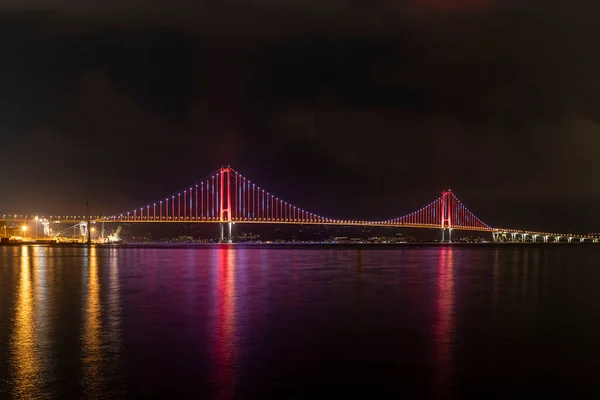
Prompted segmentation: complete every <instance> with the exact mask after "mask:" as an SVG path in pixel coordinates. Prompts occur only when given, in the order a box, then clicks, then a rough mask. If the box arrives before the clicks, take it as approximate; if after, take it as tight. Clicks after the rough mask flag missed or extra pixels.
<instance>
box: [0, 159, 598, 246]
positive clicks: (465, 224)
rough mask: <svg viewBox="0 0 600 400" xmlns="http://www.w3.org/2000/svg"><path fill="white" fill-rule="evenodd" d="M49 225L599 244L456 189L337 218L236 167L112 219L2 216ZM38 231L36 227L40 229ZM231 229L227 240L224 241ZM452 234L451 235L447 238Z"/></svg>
mask: <svg viewBox="0 0 600 400" xmlns="http://www.w3.org/2000/svg"><path fill="white" fill-rule="evenodd" d="M32 221H35V223H36V224H37V223H40V221H41V223H42V224H44V229H45V231H44V233H49V232H50V231H51V230H52V226H53V225H55V224H79V225H80V226H82V227H85V229H86V230H87V226H88V224H90V225H92V224H99V223H102V224H107V223H108V224H110V223H127V224H155V223H163V224H165V223H166V224H168V223H171V224H173V223H177V224H182V223H184V224H204V223H212V224H220V229H221V240H222V241H224V242H231V233H232V229H233V225H235V224H290V225H338V226H361V227H393V228H418V229H440V230H441V231H442V241H445V240H446V239H447V240H448V241H449V242H451V241H452V232H453V231H455V230H456V231H473V232H489V233H490V234H491V238H492V240H493V241H496V242H545V243H548V242H555V243H559V242H567V243H583V242H594V243H598V241H599V239H600V238H599V237H598V236H594V235H589V234H587V235H586V234H574V233H553V232H541V231H534V230H522V229H507V228H496V227H492V226H490V225H488V224H486V223H484V222H483V221H482V220H481V219H479V218H478V217H477V216H476V215H475V214H474V213H473V212H471V211H470V210H469V209H468V208H467V207H466V206H465V205H464V204H463V203H462V202H461V201H460V200H459V199H458V198H457V197H456V195H455V194H454V193H453V192H452V191H451V190H445V191H443V192H442V193H441V194H440V195H439V196H438V197H437V198H436V199H434V200H433V201H432V202H430V203H429V204H427V205H425V206H423V207H421V208H420V209H418V210H415V211H413V212H411V213H408V214H405V215H403V216H400V217H395V218H391V219H387V220H381V221H374V220H360V219H354V220H347V219H336V218H330V217H326V216H322V215H319V214H316V213H312V212H309V211H307V210H305V209H303V208H300V207H297V206H295V205H292V204H291V203H288V202H286V201H284V200H283V199H280V198H279V197H278V196H276V195H274V194H272V193H270V192H269V191H266V190H265V189H263V188H261V187H260V186H258V185H257V184H256V183H255V182H253V181H251V180H250V179H249V178H247V177H245V176H243V175H241V174H240V173H238V172H237V171H236V170H234V169H233V168H231V167H222V168H220V169H218V170H217V171H215V172H214V173H212V174H210V175H208V176H207V177H205V178H204V179H202V180H200V181H198V182H196V183H194V184H193V185H190V186H188V187H186V188H184V189H183V190H180V191H178V192H175V193H172V194H170V195H168V196H166V197H164V198H161V199H158V200H156V201H153V202H151V203H147V204H144V205H142V206H140V207H136V208H134V209H130V210H129V211H126V212H123V213H120V214H115V215H111V216H98V215H96V216H91V215H90V216H85V215H66V216H65V215H49V216H44V215H32V214H19V213H16V214H8V213H7V214H3V215H0V226H4V227H5V228H4V229H5V236H6V226H7V224H8V223H11V224H17V225H18V224H21V225H22V226H28V225H29V224H30V223H31V222H32ZM36 226H37V225H36ZM225 227H227V228H228V229H227V237H225ZM446 234H447V236H446Z"/></svg>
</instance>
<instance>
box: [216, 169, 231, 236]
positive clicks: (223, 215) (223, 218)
mask: <svg viewBox="0 0 600 400" xmlns="http://www.w3.org/2000/svg"><path fill="white" fill-rule="evenodd" d="M231 171H232V169H231V167H221V169H220V170H219V176H220V178H221V185H220V191H219V192H220V193H219V196H220V201H219V218H220V223H219V225H220V230H221V243H231V242H232V240H231V230H232V223H231V211H232V207H233V206H232V204H231ZM224 224H228V225H229V226H228V228H229V229H228V230H227V232H228V234H227V240H225V237H224V230H225V229H224V228H225V227H224Z"/></svg>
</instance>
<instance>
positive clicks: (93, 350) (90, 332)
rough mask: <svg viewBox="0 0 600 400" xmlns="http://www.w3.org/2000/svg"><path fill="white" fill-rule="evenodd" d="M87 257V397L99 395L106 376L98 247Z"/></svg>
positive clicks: (84, 349) (84, 354) (83, 350)
mask: <svg viewBox="0 0 600 400" xmlns="http://www.w3.org/2000/svg"><path fill="white" fill-rule="evenodd" d="M86 251H89V255H88V257H86V258H85V263H86V264H87V265H86V266H87V296H86V301H85V303H86V304H85V312H84V328H83V338H82V339H83V340H82V343H81V353H82V357H81V361H82V363H83V387H84V393H85V395H86V396H87V397H97V396H98V395H99V394H100V393H102V390H103V380H104V377H103V376H102V375H101V372H100V368H101V366H102V361H103V360H102V357H103V352H102V350H101V347H100V341H101V338H100V335H101V330H102V305H101V304H100V290H101V287H100V280H99V278H98V258H97V254H96V247H90V248H89V249H86Z"/></svg>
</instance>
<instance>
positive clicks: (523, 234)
mask: <svg viewBox="0 0 600 400" xmlns="http://www.w3.org/2000/svg"><path fill="white" fill-rule="evenodd" d="M521 241H522V242H523V243H525V242H527V234H526V233H521Z"/></svg>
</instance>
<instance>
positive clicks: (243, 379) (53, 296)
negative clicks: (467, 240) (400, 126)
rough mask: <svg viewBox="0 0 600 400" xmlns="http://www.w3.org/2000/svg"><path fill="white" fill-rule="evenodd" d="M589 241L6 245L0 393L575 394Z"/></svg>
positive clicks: (598, 359) (590, 278) (588, 371)
mask: <svg viewBox="0 0 600 400" xmlns="http://www.w3.org/2000/svg"><path fill="white" fill-rule="evenodd" d="M599 256H600V246H591V245H590V246H586V245H570V246H569V245H553V246H551V245H547V246H543V245H540V246H535V245H529V246H500V247H493V246H471V247H467V246H400V247H381V246H364V247H343V246H329V247H325V246H304V247H303V246H288V247H281V246H251V245H247V246H241V245H237V246H236V245H233V246H228V245H223V246H218V245H215V246H197V247H179V248H173V247H169V248H165V247H141V248H127V247H121V248H107V247H91V248H85V247H65V248H59V247H45V246H21V247H19V246H4V247H0V397H7V396H11V397H14V398H25V399H31V398H57V397H61V398H81V397H83V398H125V397H130V398H133V397H151V396H152V397H163V398H177V397H193V398H232V397H234V396H235V397H237V398H279V399H280V398H315V397H325V396H328V397H331V396H332V395H334V396H343V395H354V396H357V395H365V396H367V395H368V396H374V397H379V398H398V396H401V395H407V394H412V395H418V396H419V397H429V398H442V397H453V396H465V395H473V394H479V395H486V396H488V397H489V396H490V395H491V394H497V395H498V397H503V396H506V395H516V394H518V395H523V394H535V395H550V394H553V395H555V396H558V397H571V396H573V395H575V394H584V393H593V392H594V391H597V390H598V389H600V384H599V383H598V371H600V340H599V339H598V338H600V290H599V289H598V287H599V282H600V263H599V262H598V258H599Z"/></svg>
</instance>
